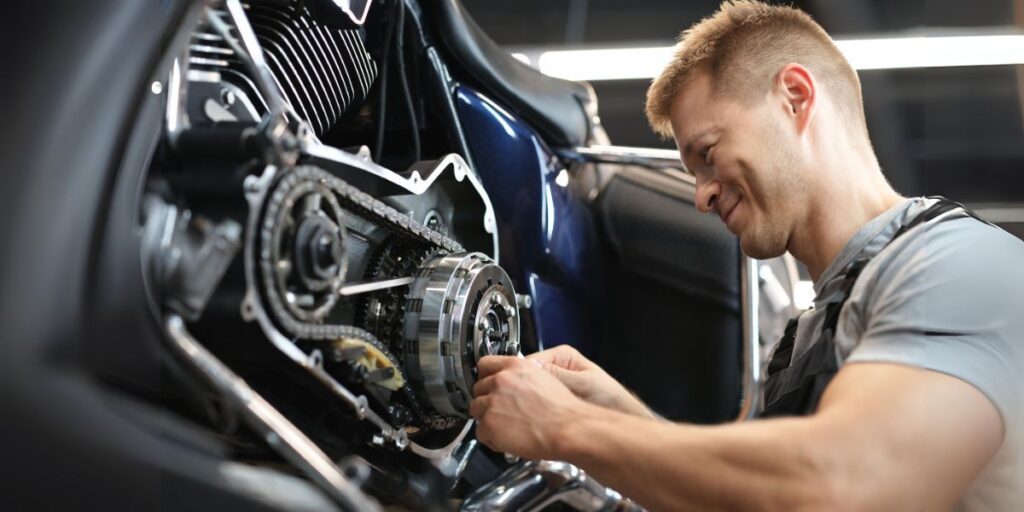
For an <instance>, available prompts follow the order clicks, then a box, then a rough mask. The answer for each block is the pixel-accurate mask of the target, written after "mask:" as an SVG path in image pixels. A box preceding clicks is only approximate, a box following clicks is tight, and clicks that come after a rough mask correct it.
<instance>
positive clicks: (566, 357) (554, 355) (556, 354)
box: [526, 345, 589, 370]
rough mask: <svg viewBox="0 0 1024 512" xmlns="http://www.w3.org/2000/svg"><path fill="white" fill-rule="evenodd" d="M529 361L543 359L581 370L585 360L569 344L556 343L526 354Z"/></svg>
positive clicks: (570, 368) (558, 365)
mask: <svg viewBox="0 0 1024 512" xmlns="http://www.w3.org/2000/svg"><path fill="white" fill-rule="evenodd" d="M526 358H527V359H529V360H531V361H543V362H545V363H548V364H552V365H554V366H557V367H559V368H565V369H567V370H583V369H585V368H586V366H587V364H586V363H588V362H589V361H587V360H586V359H585V358H584V357H583V356H582V355H581V354H580V353H579V352H578V351H577V350H576V349H574V348H572V347H571V346H569V345H558V346H557V347H554V348H549V349H547V350H544V351H541V352H535V353H533V354H530V355H528V356H526Z"/></svg>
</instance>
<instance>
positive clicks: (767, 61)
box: [647, 0, 867, 137]
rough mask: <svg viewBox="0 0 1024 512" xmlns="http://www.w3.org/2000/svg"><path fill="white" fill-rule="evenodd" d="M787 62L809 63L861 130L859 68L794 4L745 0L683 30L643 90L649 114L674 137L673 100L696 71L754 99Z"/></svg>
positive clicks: (721, 90) (731, 93)
mask: <svg viewBox="0 0 1024 512" xmlns="http://www.w3.org/2000/svg"><path fill="white" fill-rule="evenodd" d="M790 62H796V63H798V64H801V65H803V66H804V67H806V68H807V69H809V70H810V71H811V73H813V74H814V77H815V78H816V79H817V80H818V83H819V84H821V85H823V86H824V88H825V89H827V90H828V93H829V94H830V95H831V96H832V98H833V99H834V102H833V103H834V105H835V106H836V108H837V109H838V110H839V112H841V114H842V115H844V116H846V117H848V120H849V121H852V122H859V123H860V125H861V128H862V129H863V130H864V132H865V134H866V130H867V128H866V123H865V121H864V104H863V99H862V97H861V91H860V80H859V79H858V78H857V72H856V71H854V69H853V67H852V66H850V63H849V62H847V60H846V58H845V57H844V56H843V54H842V53H841V52H840V51H839V48H837V47H836V45H835V42H833V41H832V38H831V37H829V35H828V33H826V32H825V30H824V29H822V28H821V26H820V25H818V24H817V23H816V22H815V21H814V20H813V19H811V17H810V16H809V15H808V14H807V13H805V12H803V11H801V10H799V9H795V8H792V7H786V6H775V5H768V4H764V3H761V2H757V1H750V0H727V1H725V2H723V3H722V5H721V7H719V9H718V11H717V12H715V13H714V14H712V15H711V16H709V17H707V18H705V19H703V20H701V21H700V22H698V23H696V24H694V25H693V26H692V27H690V29H689V30H686V31H684V32H683V33H682V34H681V35H680V37H679V43H678V44H677V45H676V48H675V55H674V56H673V58H672V61H671V62H670V63H669V64H668V65H667V66H666V67H665V69H664V70H663V71H662V72H661V75H660V76H658V77H657V78H656V79H655V80H654V82H653V83H651V87H650V88H649V89H648V90H647V120H648V122H649V123H650V125H651V128H652V129H653V130H654V131H655V132H656V133H658V134H659V135H661V136H663V137H671V136H672V123H671V112H672V103H673V101H675V99H676V97H677V96H678V95H679V93H680V91H681V90H682V89H683V87H684V86H685V85H686V84H687V83H689V82H690V81H691V80H692V79H693V78H694V76H695V75H696V74H697V73H698V72H703V71H706V72H708V73H709V76H710V78H711V84H712V87H713V89H714V91H715V94H716V95H719V96H722V95H725V96H727V97H730V98H732V99H736V100H739V101H740V102H742V103H744V104H752V103H754V102H755V101H757V100H759V99H761V98H763V97H764V95H765V94H766V93H767V92H768V89H769V88H770V86H771V84H772V80H773V79H774V77H775V75H776V74H777V73H778V72H779V70H781V69H782V67H783V66H785V65H786V64H788V63H790Z"/></svg>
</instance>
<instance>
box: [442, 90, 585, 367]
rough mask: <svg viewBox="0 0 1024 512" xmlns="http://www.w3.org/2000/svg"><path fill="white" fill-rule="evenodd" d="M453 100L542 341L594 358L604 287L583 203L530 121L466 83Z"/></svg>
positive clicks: (507, 263) (510, 267) (506, 258)
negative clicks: (529, 299)
mask: <svg viewBox="0 0 1024 512" xmlns="http://www.w3.org/2000/svg"><path fill="white" fill-rule="evenodd" d="M455 100H456V101H455V103H456V109H457V111H458V114H459V120H460V122H461V123H462V127H463V129H464V130H465V136H466V141H467V143H468V145H469V149H470V151H471V153H472V155H473V161H474V162H475V164H476V166H477V169H476V170H477V173H478V174H479V175H480V180H481V182H482V183H483V185H484V188H485V189H486V190H487V193H488V195H490V198H491V203H492V204H493V206H494V210H495V215H496V217H497V220H498V226H499V239H500V245H501V254H500V262H501V265H502V266H503V267H504V268H505V269H506V270H507V271H508V272H509V275H510V276H511V277H512V279H513V281H514V283H515V285H516V287H517V289H518V290H520V293H523V292H526V291H528V293H530V294H531V295H532V296H533V299H534V307H533V310H532V314H533V318H534V321H535V324H536V326H537V334H538V337H539V338H540V339H539V342H540V343H541V346H551V345H554V344H560V343H570V344H573V345H575V346H577V347H578V348H579V349H580V350H581V351H582V352H584V354H587V355H593V354H594V352H595V351H596V349H597V347H598V346H599V340H598V338H596V336H597V335H598V334H599V333H596V332H594V331H595V329H594V327H596V326H597V325H598V323H597V322H595V319H594V318H593V317H592V316H591V315H590V312H591V311H592V310H593V309H594V305H595V304H598V303H600V302H602V301H603V300H604V297H603V295H602V293H603V291H604V289H605V287H604V283H603V277H604V270H603V267H604V266H603V264H602V261H601V258H600V252H599V250H598V245H597V233H596V229H595V227H594V220H593V217H592V215H591V214H590V212H589V210H588V207H587V205H586V204H585V203H584V202H583V200H582V199H581V198H580V197H578V196H577V195H576V193H575V192H574V191H573V189H572V187H571V186H569V185H570V184H569V180H570V177H569V175H568V173H567V171H566V170H565V167H564V166H563V165H562V162H561V161H560V160H559V159H558V158H557V157H556V156H555V155H554V153H553V152H552V151H551V150H550V149H549V148H548V147H547V145H546V144H545V143H544V141H542V140H541V139H540V138H539V137H538V136H537V133H536V132H535V131H534V130H533V129H532V128H530V126H529V125H527V124H526V123H524V122H523V121H522V120H521V119H519V118H518V117H517V116H515V115H513V114H512V113H511V112H509V111H508V110H506V109H505V108H503V107H502V106H501V105H499V104H498V103H496V102H494V101H493V100H491V99H490V98H488V97H486V96H484V95H483V94H481V93H479V92H477V91H475V90H473V89H471V88H468V87H464V86H459V87H457V88H456V91H455ZM588 318H589V321H587V319H588Z"/></svg>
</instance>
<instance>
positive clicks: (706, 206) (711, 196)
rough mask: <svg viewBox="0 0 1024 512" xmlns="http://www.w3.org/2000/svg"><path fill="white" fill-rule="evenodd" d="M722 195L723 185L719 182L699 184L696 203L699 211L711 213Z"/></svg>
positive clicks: (712, 181) (710, 181)
mask: <svg viewBox="0 0 1024 512" xmlns="http://www.w3.org/2000/svg"><path fill="white" fill-rule="evenodd" d="M721 195H722V185H721V184H720V183H719V182H718V181H717V180H708V181H705V182H704V183H700V181H698V183H697V194H696V197H694V202H695V203H696V204H697V211H699V212H701V213H710V212H711V211H712V210H714V208H715V201H717V200H718V197H719V196H721Z"/></svg>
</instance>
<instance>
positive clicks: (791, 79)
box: [775, 63, 818, 133]
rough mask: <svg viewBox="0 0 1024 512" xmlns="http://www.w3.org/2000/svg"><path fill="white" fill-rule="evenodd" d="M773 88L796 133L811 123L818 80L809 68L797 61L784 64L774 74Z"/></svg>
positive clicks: (815, 104) (815, 102)
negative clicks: (780, 99) (792, 122)
mask: <svg viewBox="0 0 1024 512" xmlns="http://www.w3.org/2000/svg"><path fill="white" fill-rule="evenodd" d="M775 89H776V91H777V92H778V93H779V95H780V97H781V98H782V101H783V106H784V107H785V109H786V115H788V116H789V117H790V118H791V119H792V120H793V121H794V123H795V126H796V129H797V132H798V133H803V132H804V130H806V129H807V127H808V126H810V124H811V119H812V118H813V117H814V111H815V109H816V106H817V104H818V82H817V81H815V79H814V75H812V74H811V72H810V70H808V69H807V68H805V67H803V66H801V65H800V64H797V63H790V64H786V65H785V66H783V67H782V69H781V70H779V73H778V74H777V75H776V76H775Z"/></svg>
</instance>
